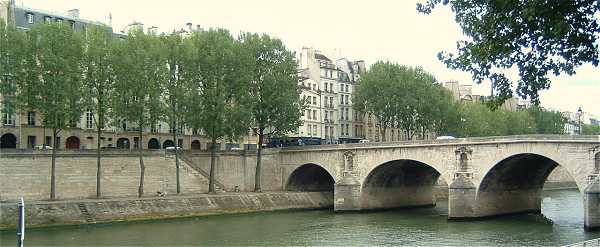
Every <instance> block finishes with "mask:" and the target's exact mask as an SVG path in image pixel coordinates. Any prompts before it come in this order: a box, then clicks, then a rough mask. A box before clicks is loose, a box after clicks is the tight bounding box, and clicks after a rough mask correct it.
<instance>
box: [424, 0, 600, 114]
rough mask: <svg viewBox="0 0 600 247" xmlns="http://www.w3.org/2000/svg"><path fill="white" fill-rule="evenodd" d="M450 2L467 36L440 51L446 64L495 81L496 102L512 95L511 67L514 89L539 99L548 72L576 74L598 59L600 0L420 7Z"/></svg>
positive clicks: (468, 0) (462, 1) (456, 0)
mask: <svg viewBox="0 0 600 247" xmlns="http://www.w3.org/2000/svg"><path fill="white" fill-rule="evenodd" d="M442 3H443V5H449V6H450V7H451V9H452V11H453V12H454V13H455V20H456V22H457V23H458V24H459V25H460V27H461V28H462V31H463V33H464V34H465V35H466V36H467V37H468V40H466V41H459V42H458V43H457V47H458V53H457V54H453V53H446V52H441V53H439V54H438V58H439V59H440V60H441V61H443V62H444V63H445V64H446V65H447V66H448V67H450V68H453V69H460V70H463V71H467V72H469V73H471V75H472V77H473V79H474V81H475V82H477V83H481V82H482V81H484V80H487V79H489V80H490V81H491V83H492V95H494V96H495V99H494V102H493V105H495V106H499V105H501V104H502V102H503V101H504V100H505V99H508V98H510V97H512V94H513V92H512V86H511V85H512V83H513V82H512V81H511V80H510V79H509V78H508V77H507V76H506V74H505V72H506V71H507V70H508V69H511V68H516V69H517V70H518V74H519V79H518V81H517V86H516V93H517V95H519V96H521V97H525V98H530V99H531V100H532V102H533V103H535V104H539V93H538V92H539V91H540V90H543V89H548V88H549V87H550V83H551V82H550V79H549V78H548V77H549V75H550V74H553V75H560V74H563V73H566V74H568V75H572V74H574V73H575V69H576V68H577V67H578V66H580V65H582V64H584V63H591V64H592V65H594V66H597V65H598V62H599V57H598V56H599V55H598V54H599V49H598V42H597V41H598V34H599V33H600V23H599V19H598V18H597V14H598V13H600V2H598V1H596V0H573V1H545V0H504V1H481V0H476V1H472V0H443V1H442V0H427V2H426V3H418V4H417V10H418V11H420V12H422V13H426V14H429V13H431V11H432V9H434V8H435V7H436V6H438V5H439V4H442Z"/></svg>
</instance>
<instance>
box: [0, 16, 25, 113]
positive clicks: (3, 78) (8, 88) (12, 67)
mask: <svg viewBox="0 0 600 247" xmlns="http://www.w3.org/2000/svg"><path fill="white" fill-rule="evenodd" d="M27 45H28V43H27V36H26V34H25V33H23V32H21V31H19V30H17V28H15V27H14V26H13V25H6V22H4V20H3V19H0V95H2V102H0V113H8V114H9V115H12V114H14V112H15V109H16V108H17V106H18V105H19V104H18V103H19V102H18V101H17V100H18V99H20V97H15V96H16V95H17V93H18V92H17V84H18V82H22V81H23V80H25V78H26V75H27V72H26V68H27V66H26V64H25V62H26V61H27V60H26V56H27V54H28V46H27Z"/></svg>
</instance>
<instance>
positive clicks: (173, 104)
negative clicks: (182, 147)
mask: <svg viewBox="0 0 600 247" xmlns="http://www.w3.org/2000/svg"><path fill="white" fill-rule="evenodd" d="M160 40H161V42H162V45H163V48H164V52H165V54H164V57H165V58H166V64H167V67H168V70H169V78H168V80H165V81H163V86H162V88H163V89H164V91H163V94H164V97H166V100H167V101H168V102H167V104H168V106H167V111H166V116H167V120H168V121H169V125H170V129H171V132H172V133H173V143H175V149H174V150H175V170H176V181H177V194H179V193H180V192H181V183H180V179H179V166H180V164H179V146H178V140H177V134H178V132H179V131H182V130H183V128H184V126H185V123H184V110H185V109H184V107H185V104H184V102H183V101H184V100H185V93H186V91H187V90H188V88H187V84H186V83H185V80H184V78H183V76H184V75H185V73H184V70H185V69H187V67H186V65H187V64H185V63H184V61H185V54H186V53H188V52H189V51H188V48H189V47H190V46H188V45H185V44H184V40H183V38H182V36H181V35H180V34H179V33H177V32H172V33H170V34H163V35H161V36H160Z"/></svg>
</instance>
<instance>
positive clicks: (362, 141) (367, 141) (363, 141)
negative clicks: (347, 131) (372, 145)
mask: <svg viewBox="0 0 600 247" xmlns="http://www.w3.org/2000/svg"><path fill="white" fill-rule="evenodd" d="M369 142H371V141H369V140H367V139H362V140H360V141H358V143H369Z"/></svg>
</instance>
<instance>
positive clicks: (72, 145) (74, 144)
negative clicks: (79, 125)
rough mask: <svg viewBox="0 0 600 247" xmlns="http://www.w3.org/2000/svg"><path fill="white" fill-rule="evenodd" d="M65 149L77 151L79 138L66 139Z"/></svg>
mask: <svg viewBox="0 0 600 247" xmlns="http://www.w3.org/2000/svg"><path fill="white" fill-rule="evenodd" d="M66 149H79V138H78V137H76V136H70V137H69V138H67V143H66Z"/></svg>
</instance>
